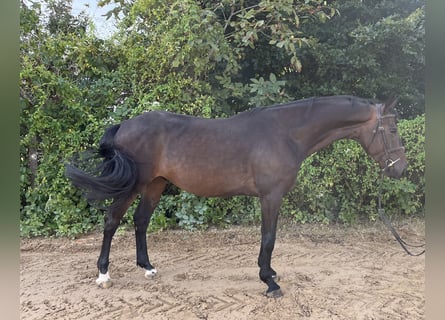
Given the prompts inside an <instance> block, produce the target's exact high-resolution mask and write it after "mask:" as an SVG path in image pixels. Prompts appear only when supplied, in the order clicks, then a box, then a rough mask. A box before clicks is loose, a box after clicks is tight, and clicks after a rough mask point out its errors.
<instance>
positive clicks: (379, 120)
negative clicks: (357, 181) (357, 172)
mask: <svg viewBox="0 0 445 320" xmlns="http://www.w3.org/2000/svg"><path fill="white" fill-rule="evenodd" d="M388 117H395V115H393V114H388V115H382V113H381V105H378V108H377V127H376V128H375V129H374V130H373V133H374V135H373V137H372V140H371V142H370V144H371V143H372V142H373V141H374V139H375V137H376V136H377V134H378V133H380V134H381V137H382V141H383V149H384V151H383V152H382V153H384V154H385V156H386V160H385V165H386V166H385V168H384V169H383V170H382V173H381V177H380V183H379V197H378V209H377V210H378V214H379V217H380V220H382V222H383V223H384V224H385V226H386V227H387V228H388V229H389V230H390V231H391V233H392V234H393V236H394V238H396V240H397V242H399V244H400V245H401V247H402V248H403V250H405V252H406V253H407V254H408V255H410V256H414V257H416V256H420V255H422V254H424V253H425V249H423V251H421V252H419V253H416V254H414V253H412V252H411V251H410V250H408V247H410V248H422V247H425V245H424V244H421V245H411V244H408V243H406V242H405V241H404V240H403V239H402V238H401V237H400V235H399V234H398V232H397V231H396V229H395V228H394V227H393V226H392V224H391V221H390V220H389V219H388V217H387V216H386V214H385V209H383V208H382V186H383V179H384V176H383V173H384V172H385V171H386V170H388V169H389V168H391V167H392V166H393V165H395V164H396V163H397V162H399V161H400V158H397V159H396V160H393V159H392V158H391V153H394V152H396V151H399V150H403V151H404V150H405V148H404V147H396V148H391V147H390V145H389V144H388V140H387V139H386V133H385V128H384V127H383V125H382V120H383V119H384V118H388Z"/></svg>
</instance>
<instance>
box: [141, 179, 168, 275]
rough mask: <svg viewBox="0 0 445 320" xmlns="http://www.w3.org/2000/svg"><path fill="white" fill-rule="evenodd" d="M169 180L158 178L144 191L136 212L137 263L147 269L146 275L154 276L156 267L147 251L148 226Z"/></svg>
mask: <svg viewBox="0 0 445 320" xmlns="http://www.w3.org/2000/svg"><path fill="white" fill-rule="evenodd" d="M166 184H167V181H166V180H165V179H164V178H156V179H155V180H153V181H152V182H151V183H150V184H149V185H147V187H146V188H145V189H144V190H143V192H142V197H141V201H140V202H139V205H138V207H137V208H136V211H135V214H134V228H135V236H136V263H137V265H138V266H140V267H142V268H144V269H145V277H147V278H148V277H152V276H154V275H155V274H156V272H157V271H156V269H155V268H154V267H153V266H152V265H151V263H150V259H149V257H148V252H147V228H148V224H149V223H150V218H151V215H152V214H153V212H154V210H155V208H156V206H157V205H158V203H159V199H160V198H161V194H162V192H163V191H164V189H165V186H166Z"/></svg>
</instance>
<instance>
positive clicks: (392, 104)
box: [383, 97, 399, 113]
mask: <svg viewBox="0 0 445 320" xmlns="http://www.w3.org/2000/svg"><path fill="white" fill-rule="evenodd" d="M397 102H399V98H398V97H394V98H391V99H389V100H388V101H386V102H385V108H384V109H383V113H389V112H390V111H392V110H393V109H394V107H395V106H396V105H397Z"/></svg>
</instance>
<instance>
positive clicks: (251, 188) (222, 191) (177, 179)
mask: <svg viewBox="0 0 445 320" xmlns="http://www.w3.org/2000/svg"><path fill="white" fill-rule="evenodd" d="M165 178H166V179H167V180H169V181H171V182H172V183H173V184H175V185H176V186H177V187H179V188H181V189H182V190H185V191H187V192H189V193H193V194H195V195H197V196H202V197H226V196H234V195H251V196H254V195H257V192H256V189H255V184H254V182H253V179H252V177H249V176H248V175H239V174H233V173H230V172H204V171H200V172H196V171H194V170H193V171H191V170H184V171H181V172H177V173H176V174H170V175H167V176H165Z"/></svg>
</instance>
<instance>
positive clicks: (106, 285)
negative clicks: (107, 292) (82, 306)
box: [99, 280, 113, 289]
mask: <svg viewBox="0 0 445 320" xmlns="http://www.w3.org/2000/svg"><path fill="white" fill-rule="evenodd" d="M112 286H113V282H112V281H111V280H108V281H105V282H102V283H100V284H99V287H100V288H102V289H108V288H111V287H112Z"/></svg>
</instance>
